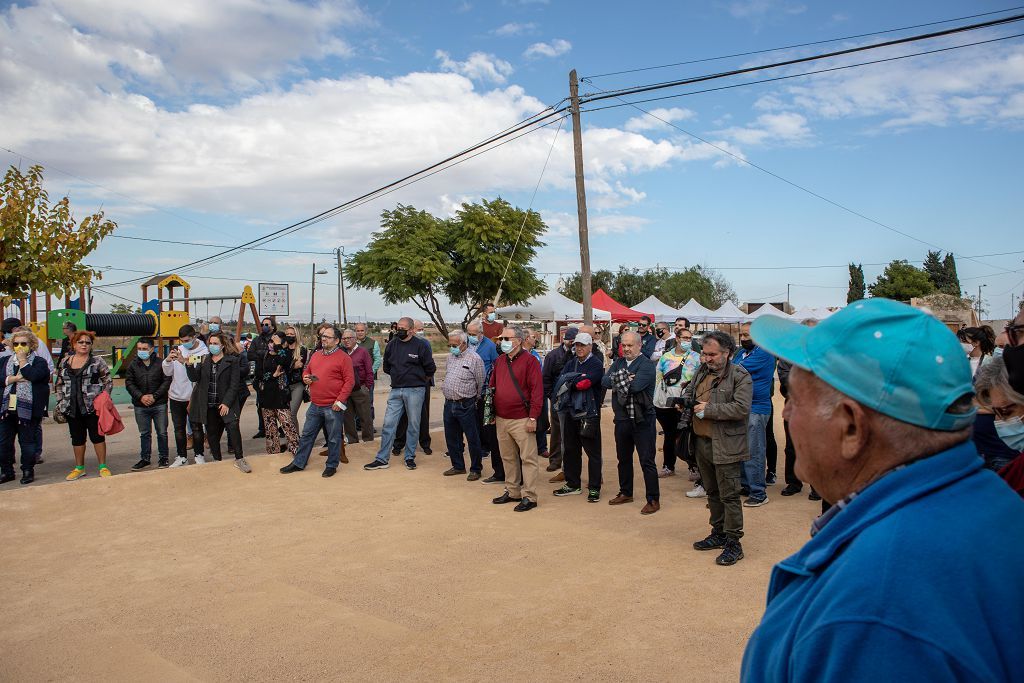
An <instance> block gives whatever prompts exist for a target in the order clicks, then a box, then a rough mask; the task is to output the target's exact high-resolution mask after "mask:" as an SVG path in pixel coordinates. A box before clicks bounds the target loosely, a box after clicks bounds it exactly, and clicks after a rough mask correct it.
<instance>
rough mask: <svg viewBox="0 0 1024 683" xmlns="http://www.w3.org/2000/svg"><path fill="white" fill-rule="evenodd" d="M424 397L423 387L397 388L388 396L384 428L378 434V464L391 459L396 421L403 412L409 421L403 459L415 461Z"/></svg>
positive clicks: (396, 429)
mask: <svg viewBox="0 0 1024 683" xmlns="http://www.w3.org/2000/svg"><path fill="white" fill-rule="evenodd" d="M426 395H427V392H425V391H423V387H398V388H395V389H392V390H391V393H390V394H388V408H387V410H386V411H385V412H384V428H383V429H382V430H381V433H380V450H379V451H377V460H378V461H379V462H387V461H388V460H390V459H391V445H392V444H393V443H394V442H395V432H396V431H398V421H399V420H401V419H402V412H403V411H404V412H405V415H406V416H407V417H408V419H409V429H408V431H407V432H406V435H405V453H404V455H405V459H406V460H415V459H416V445H417V444H418V443H419V438H420V411H421V410H422V409H423V399H424V397H425V396H426Z"/></svg>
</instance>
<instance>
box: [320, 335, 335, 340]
mask: <svg viewBox="0 0 1024 683" xmlns="http://www.w3.org/2000/svg"><path fill="white" fill-rule="evenodd" d="M320 338H321V339H337V337H335V336H334V335H333V334H321V335H320Z"/></svg>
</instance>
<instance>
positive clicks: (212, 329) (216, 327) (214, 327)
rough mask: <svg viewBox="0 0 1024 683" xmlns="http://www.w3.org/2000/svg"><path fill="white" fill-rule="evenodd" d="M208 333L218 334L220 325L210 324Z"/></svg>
mask: <svg viewBox="0 0 1024 683" xmlns="http://www.w3.org/2000/svg"><path fill="white" fill-rule="evenodd" d="M210 332H220V324H219V323H210Z"/></svg>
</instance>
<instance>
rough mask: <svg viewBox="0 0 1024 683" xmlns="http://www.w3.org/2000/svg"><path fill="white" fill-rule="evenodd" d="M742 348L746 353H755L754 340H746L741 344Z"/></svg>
mask: <svg viewBox="0 0 1024 683" xmlns="http://www.w3.org/2000/svg"><path fill="white" fill-rule="evenodd" d="M740 346H742V347H743V350H744V351H753V350H754V340H753V339H744V340H743V341H741V342H740Z"/></svg>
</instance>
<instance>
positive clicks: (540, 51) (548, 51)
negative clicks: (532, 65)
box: [523, 38, 572, 59]
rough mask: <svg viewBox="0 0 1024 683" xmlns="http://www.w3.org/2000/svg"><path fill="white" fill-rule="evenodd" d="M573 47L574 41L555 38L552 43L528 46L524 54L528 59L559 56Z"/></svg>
mask: <svg viewBox="0 0 1024 683" xmlns="http://www.w3.org/2000/svg"><path fill="white" fill-rule="evenodd" d="M571 49H572V43H570V42H569V41H568V40H562V39H561V38H555V39H554V40H552V41H551V42H550V43H534V44H533V45H531V46H530V47H528V48H526V50H525V51H524V52H523V56H524V57H526V58H527V59H534V58H538V57H558V56H560V55H564V54H565V53H566V52H568V51H569V50H571Z"/></svg>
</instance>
